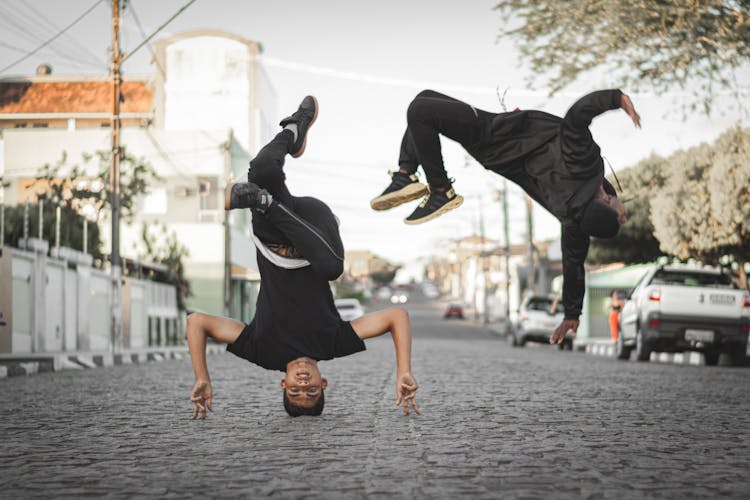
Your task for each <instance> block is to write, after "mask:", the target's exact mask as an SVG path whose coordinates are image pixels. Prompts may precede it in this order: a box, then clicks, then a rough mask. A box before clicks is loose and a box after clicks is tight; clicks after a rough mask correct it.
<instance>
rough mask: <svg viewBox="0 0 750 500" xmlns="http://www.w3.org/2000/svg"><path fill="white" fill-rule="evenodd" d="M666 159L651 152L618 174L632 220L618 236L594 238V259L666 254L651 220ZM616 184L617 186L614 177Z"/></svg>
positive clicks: (591, 254) (653, 257)
mask: <svg viewBox="0 0 750 500" xmlns="http://www.w3.org/2000/svg"><path fill="white" fill-rule="evenodd" d="M664 161H665V160H664V158H662V157H660V156H657V155H651V156H650V157H648V158H646V159H644V160H642V161H640V162H638V163H637V164H636V165H634V166H632V167H630V168H627V169H623V170H621V171H620V172H619V173H618V176H617V177H618V178H619V180H620V182H621V183H622V190H623V193H621V194H620V197H621V198H622V199H624V200H626V202H625V210H626V211H627V216H628V221H627V223H626V224H625V225H624V226H622V228H621V229H620V233H619V234H618V235H617V236H616V237H614V238H612V239H599V238H594V239H592V240H591V247H590V250H589V261H590V262H592V263H594V264H605V263H609V262H624V263H626V264H638V263H643V262H652V261H654V260H656V259H657V258H658V257H660V256H662V255H664V252H663V251H662V250H661V249H660V248H659V240H657V239H656V237H655V236H654V225H653V223H652V222H651V200H652V199H653V196H654V194H655V193H656V191H657V190H659V189H660V188H661V187H663V186H664V182H665V176H664V173H663V169H664ZM613 184H615V185H616V183H614V179H613Z"/></svg>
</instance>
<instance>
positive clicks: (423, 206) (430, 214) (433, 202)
mask: <svg viewBox="0 0 750 500" xmlns="http://www.w3.org/2000/svg"><path fill="white" fill-rule="evenodd" d="M463 202H464V198H463V196H461V195H460V194H456V192H455V191H454V190H453V188H449V189H448V190H447V191H432V192H430V193H429V194H428V195H427V196H425V197H424V200H422V203H420V204H419V206H418V207H417V208H416V210H414V212H412V214H411V215H410V216H409V217H407V218H406V219H404V222H406V223H407V224H421V223H423V222H427V221H428V220H432V219H434V218H435V217H439V216H441V215H443V214H444V213H446V212H450V211H451V210H453V209H454V208H457V207H459V206H461V203H463Z"/></svg>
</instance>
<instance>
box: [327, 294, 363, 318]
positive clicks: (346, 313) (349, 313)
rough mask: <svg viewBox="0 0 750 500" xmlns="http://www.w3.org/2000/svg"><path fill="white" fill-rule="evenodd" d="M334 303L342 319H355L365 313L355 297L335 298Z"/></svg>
mask: <svg viewBox="0 0 750 500" xmlns="http://www.w3.org/2000/svg"><path fill="white" fill-rule="evenodd" d="M334 304H335V305H336V309H337V310H338V312H339V316H341V319H343V320H344V321H351V320H353V319H357V318H359V317H360V316H362V315H363V314H364V313H365V310H364V308H363V307H362V304H361V303H360V302H359V300H357V299H336V300H335V301H334Z"/></svg>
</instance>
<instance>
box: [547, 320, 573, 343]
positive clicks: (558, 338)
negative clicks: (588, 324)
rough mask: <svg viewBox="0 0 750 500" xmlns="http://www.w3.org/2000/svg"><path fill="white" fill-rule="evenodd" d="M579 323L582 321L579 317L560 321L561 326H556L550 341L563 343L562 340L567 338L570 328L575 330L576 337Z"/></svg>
mask: <svg viewBox="0 0 750 500" xmlns="http://www.w3.org/2000/svg"><path fill="white" fill-rule="evenodd" d="M579 323H580V322H579V321H578V320H577V319H564V320H563V322H562V323H560V326H558V327H557V328H555V331H554V332H552V336H551V337H550V338H549V343H550V344H560V343H562V341H563V340H565V334H566V333H568V330H573V336H574V337H575V334H576V332H577V331H578V325H579Z"/></svg>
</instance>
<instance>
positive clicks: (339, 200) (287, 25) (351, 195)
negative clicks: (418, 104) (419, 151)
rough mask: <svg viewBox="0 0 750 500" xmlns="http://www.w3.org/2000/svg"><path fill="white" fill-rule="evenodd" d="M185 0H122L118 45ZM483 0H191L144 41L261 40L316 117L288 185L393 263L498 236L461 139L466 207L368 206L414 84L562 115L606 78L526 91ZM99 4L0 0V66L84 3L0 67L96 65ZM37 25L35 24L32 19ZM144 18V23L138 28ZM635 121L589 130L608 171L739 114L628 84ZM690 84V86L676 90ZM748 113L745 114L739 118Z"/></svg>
mask: <svg viewBox="0 0 750 500" xmlns="http://www.w3.org/2000/svg"><path fill="white" fill-rule="evenodd" d="M186 3H188V1H187V0H158V1H155V0H129V1H128V5H127V7H126V8H125V11H124V12H123V13H122V21H121V45H122V50H123V52H128V51H129V50H132V49H134V48H135V47H136V46H137V45H138V44H140V42H141V41H142V40H143V38H144V33H145V34H150V33H152V32H153V31H154V30H156V29H157V28H158V27H159V26H160V25H161V24H162V23H164V22H165V21H166V20H167V19H168V18H169V17H170V16H172V15H173V14H174V13H175V12H177V11H178V10H179V9H180V8H181V7H182V6H184V5H185V4H186ZM494 3H495V2H493V1H488V0H471V1H467V0H461V1H459V0H410V1H403V0H401V1H399V0H381V1H378V2H362V1H355V0H320V1H312V0H275V1H270V0H266V1H257V0H236V1H230V0H197V1H196V2H195V3H193V4H192V5H190V6H189V7H188V8H187V9H186V10H185V11H184V12H182V13H181V14H180V15H179V16H178V17H177V18H176V19H175V20H174V21H173V22H172V23H171V24H169V25H168V26H167V27H166V28H164V29H163V30H162V31H161V32H160V33H159V35H157V37H156V39H158V38H160V37H167V36H171V35H174V34H177V33H181V32H185V31H192V30H198V29H216V30H222V31H226V32H229V33H233V34H237V35H240V36H243V37H245V38H247V39H250V40H254V41H258V42H260V43H261V44H262V46H263V62H264V65H265V67H266V70H267V72H268V75H269V77H270V80H271V82H272V84H273V86H274V88H275V90H276V93H277V97H278V101H277V109H278V112H279V114H280V116H279V118H282V117H283V116H286V115H287V114H290V113H291V112H292V111H294V110H295V109H296V107H297V105H298V103H299V101H300V100H301V99H302V98H303V97H304V96H305V95H307V94H312V95H315V96H316V97H317V98H318V101H319V104H320V114H319V118H318V120H317V122H316V123H315V125H314V126H313V129H312V130H311V132H310V134H309V136H308V144H307V149H306V151H305V154H304V156H302V157H301V158H299V159H290V160H289V161H288V162H287V166H286V173H287V182H288V184H289V187H290V190H291V191H292V193H293V194H295V195H298V196H302V195H305V196H316V197H319V198H321V199H322V200H324V201H325V202H326V203H328V204H329V205H330V206H331V208H332V209H333V211H334V212H335V213H336V214H337V215H338V217H339V218H340V220H341V233H342V238H343V240H344V244H345V246H346V248H347V249H348V250H363V249H368V250H371V251H373V252H374V253H376V254H378V255H380V256H382V257H385V258H387V259H389V260H392V261H395V262H402V263H405V262H408V261H412V260H414V259H416V258H419V257H425V256H429V255H432V254H435V253H436V252H439V251H440V249H442V248H445V245H446V242H447V241H448V240H450V239H453V238H458V237H463V236H469V235H472V234H479V232H480V228H484V233H485V236H486V237H487V238H491V239H496V240H499V241H503V234H502V222H503V220H502V212H501V205H500V202H499V201H498V196H497V193H498V192H499V191H500V190H501V189H502V188H503V179H502V178H501V177H499V176H498V175H496V174H493V173H491V172H488V171H486V170H484V169H483V168H482V167H481V166H479V165H477V164H476V163H475V162H473V160H468V159H467V155H466V154H465V152H463V150H462V149H461V148H460V147H459V146H458V145H456V144H455V143H453V142H452V141H450V140H443V145H444V147H443V156H444V159H445V163H446V167H447V170H448V174H449V176H450V177H452V178H454V179H455V183H454V188H455V189H456V191H457V192H458V193H459V194H461V195H462V196H464V198H465V201H464V204H463V206H461V207H460V208H458V209H457V210H454V211H452V212H450V213H448V214H446V215H444V216H442V217H439V218H438V219H435V220H433V221H430V222H428V223H425V224H422V225H418V226H407V225H405V224H404V223H403V218H404V217H406V216H407V215H409V213H411V211H412V210H413V209H414V208H415V206H416V204H417V203H418V202H412V203H410V204H407V205H404V206H401V207H397V208H395V209H392V210H389V211H387V212H373V211H372V210H371V209H370V207H369V200H370V199H371V198H373V197H374V196H376V195H377V194H379V193H380V192H381V191H382V190H383V189H384V188H385V187H386V185H387V184H388V182H389V177H388V176H387V171H388V170H389V169H391V170H396V169H397V168H398V166H397V160H398V149H399V145H400V142H401V137H402V135H403V132H404V128H405V126H406V108H407V106H408V104H409V102H410V101H411V99H412V98H413V97H414V95H415V94H417V93H418V92H419V91H420V90H422V89H424V88H431V89H434V90H437V91H440V92H443V93H446V94H449V95H452V96H454V97H456V98H459V99H461V100H464V101H466V102H469V103H471V104H473V105H475V106H476V107H478V108H482V109H485V110H487V111H492V112H500V111H502V110H503V109H502V107H501V105H500V101H499V98H498V88H499V89H500V92H501V93H502V92H503V91H504V90H505V89H507V94H506V97H505V102H506V106H507V107H508V109H509V110H510V109H513V108H514V107H520V108H522V109H540V110H543V111H547V112H550V113H554V114H558V115H563V114H564V113H565V111H566V110H567V109H568V107H570V105H572V104H573V103H574V102H575V100H576V99H578V98H579V97H581V96H583V95H585V94H586V93H588V92H590V91H593V90H597V89H600V88H617V87H619V85H618V82H617V81H611V80H610V79H609V75H607V74H600V75H598V76H597V75H593V76H592V75H588V76H587V77H586V78H585V79H582V81H577V82H574V83H573V84H571V85H570V86H569V87H567V88H565V89H563V91H562V92H560V93H558V94H556V95H555V96H552V97H549V96H548V92H547V89H545V88H543V87H540V86H538V85H537V86H536V87H533V88H532V87H530V86H529V83H528V78H529V77H530V76H531V74H530V70H529V69H528V66H527V65H524V62H523V60H521V58H520V57H519V55H518V51H517V49H516V48H515V46H514V43H513V41H512V40H509V39H507V38H499V34H500V31H501V28H502V27H503V26H504V23H505V22H507V19H503V18H501V16H500V15H499V13H498V12H496V11H494V10H492V7H493V5H494ZM110 5H111V2H109V1H104V2H101V3H98V4H97V2H96V1H95V0H66V1H64V2H60V1H59V0H26V1H22V0H4V1H3V2H2V3H0V29H2V33H3V37H2V40H1V41H0V68H2V67H5V66H7V65H9V64H11V63H12V62H14V61H15V60H16V59H18V58H20V57H22V56H23V55H25V54H27V53H29V52H30V51H32V50H33V49H35V48H36V47H38V46H39V45H40V44H41V43H42V42H43V41H45V40H47V39H49V38H50V37H52V36H53V35H54V34H56V33H57V32H58V31H59V30H60V29H62V28H64V27H65V26H67V25H68V24H70V23H72V22H73V21H74V20H75V19H76V18H78V17H79V16H80V15H81V14H83V13H84V12H85V11H86V10H87V9H89V8H91V7H92V6H94V7H93V9H92V10H91V12H90V13H89V14H87V15H86V16H85V17H84V18H83V19H82V20H81V21H80V22H78V23H77V24H76V25H75V26H74V27H73V28H71V29H70V30H69V31H67V32H66V34H65V35H63V36H60V37H59V38H58V39H56V40H55V41H54V42H52V43H50V44H49V46H48V48H45V49H42V50H40V51H39V52H37V53H36V54H34V55H33V56H32V57H30V58H28V59H27V60H25V61H24V62H22V63H20V64H17V65H15V66H13V67H12V68H10V69H9V70H7V71H4V72H2V74H0V77H9V76H27V75H33V74H34V72H35V69H36V67H37V66H38V65H39V64H42V63H46V64H50V65H51V66H52V67H53V74H57V75H78V74H99V75H105V74H107V71H108V65H107V62H106V61H107V59H108V57H109V56H108V49H109V48H110V47H111V39H112V25H111V8H110ZM32 20H33V21H32ZM139 25H140V26H139ZM150 59H151V55H150V53H149V46H144V48H142V49H140V50H139V51H138V52H136V53H135V54H134V55H133V56H132V57H131V58H130V59H129V60H128V61H127V62H126V63H125V64H124V66H123V73H124V74H125V75H126V76H127V75H133V76H135V75H145V74H152V73H153V72H154V71H155V68H154V67H153V66H152V65H151V63H150ZM622 90H623V91H624V92H626V93H629V94H630V95H631V97H632V99H633V102H634V104H635V107H636V109H637V110H638V112H639V113H640V115H641V117H642V123H643V128H642V129H641V130H637V129H635V128H634V127H633V125H632V123H631V122H630V120H629V119H628V117H627V116H626V115H625V113H624V112H622V111H619V110H618V111H613V112H609V113H607V114H605V115H602V116H600V117H599V118H597V119H596V120H595V121H594V123H593V125H592V128H591V130H592V133H593V135H594V138H595V140H596V141H597V142H598V143H599V145H600V147H601V149H602V154H603V155H604V156H606V158H607V159H608V160H609V162H610V163H611V164H612V166H613V167H614V168H615V170H619V169H622V168H626V167H628V166H631V165H633V164H635V163H636V162H637V161H639V160H641V159H643V158H645V157H647V156H649V155H650V154H651V153H658V154H661V155H668V154H670V153H672V152H673V151H675V150H677V149H680V148H686V147H690V146H693V145H697V144H699V143H701V142H710V141H713V140H714V139H715V138H716V137H717V136H718V135H719V134H720V133H721V132H722V131H723V130H724V129H726V128H727V127H728V126H731V125H733V124H735V123H738V122H741V123H743V125H745V126H747V124H748V119H747V113H744V115H743V113H742V111H740V109H739V107H738V106H732V105H729V106H724V112H723V113H722V114H717V115H713V116H711V117H706V116H705V115H691V116H688V117H684V116H683V112H682V111H681V104H680V103H681V101H680V99H681V97H680V95H681V94H680V93H679V92H675V93H673V94H670V95H668V96H662V97H656V96H654V95H651V94H649V93H637V92H631V91H629V90H628V89H626V88H623V89H622ZM687 90H690V89H687ZM742 120H744V121H742ZM509 200H510V212H511V215H510V218H509V219H510V228H511V238H510V239H511V243H521V242H523V241H524V239H525V237H526V209H525V202H524V195H523V193H522V191H521V190H520V189H518V188H516V187H515V186H512V185H511V186H510V194H509ZM559 231H560V228H559V223H557V221H556V220H555V219H554V218H553V217H552V216H551V215H549V214H548V213H546V212H545V211H544V209H542V208H541V207H539V206H536V207H535V209H534V238H535V239H537V240H541V239H553V238H556V237H558V236H559Z"/></svg>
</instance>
